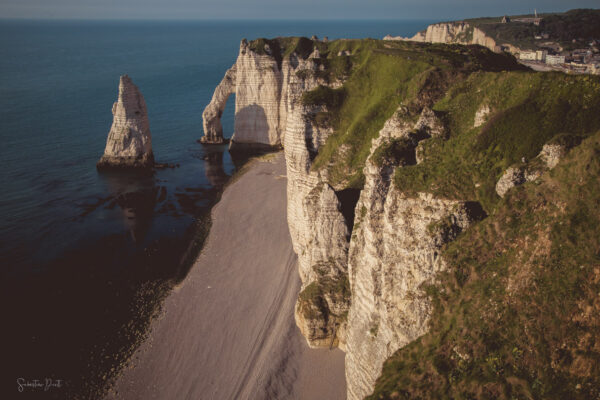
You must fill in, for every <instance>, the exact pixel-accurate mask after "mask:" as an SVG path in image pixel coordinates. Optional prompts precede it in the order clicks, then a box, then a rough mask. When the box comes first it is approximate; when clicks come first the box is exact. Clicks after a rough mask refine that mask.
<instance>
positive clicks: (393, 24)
mask: <svg viewBox="0 0 600 400" xmlns="http://www.w3.org/2000/svg"><path fill="white" fill-rule="evenodd" d="M430 22H432V21H400V22H399V21H385V22H381V21H368V22H365V21H362V22H361V21H333V22H332V21H319V22H306V21H304V22H297V21H285V22H264V21H261V22H239V21H222V22H206V21H205V22H131V21H119V22H102V21H86V22H83V21H0V54H2V57H0V139H1V140H2V143H3V146H1V147H0V161H1V163H2V172H1V174H0V184H1V185H2V189H3V195H2V197H1V198H0V292H1V293H2V301H1V304H2V306H1V307H2V312H3V314H4V315H5V316H6V317H7V318H6V324H5V326H4V329H3V339H4V340H3V355H4V356H5V358H4V361H3V363H4V364H5V365H8V366H9V367H8V372H5V373H4V374H3V375H2V378H1V380H0V394H6V396H0V397H2V398H13V397H15V395H16V394H17V393H19V392H17V389H18V385H17V383H16V381H17V379H19V378H23V379H25V380H34V379H39V380H44V379H46V378H50V379H54V380H56V379H60V380H61V381H63V382H64V384H63V387H62V388H60V389H58V388H57V389H52V390H49V391H35V390H30V391H29V392H28V395H31V396H36V397H40V398H47V397H54V398H77V397H82V398H95V397H97V396H99V393H101V392H102V388H103V387H104V383H105V382H106V381H109V380H110V379H111V378H112V377H114V376H116V374H117V373H118V371H119V368H120V365H121V364H122V363H123V362H124V361H126V360H127V358H128V357H129V356H130V355H131V354H132V353H133V351H134V350H135V348H136V347H137V346H138V345H139V343H140V341H142V340H143V339H144V337H145V335H146V332H147V329H148V326H149V321H150V320H151V319H152V317H153V316H154V315H156V314H157V312H158V311H159V307H160V304H161V301H162V299H163V298H164V296H166V294H167V293H168V292H169V291H170V290H171V288H172V286H173V284H176V283H178V282H181V280H183V279H184V278H185V276H186V274H187V272H188V269H189V267H190V266H191V262H190V259H189V257H191V256H193V255H194V251H191V252H190V250H189V249H190V244H191V243H193V241H194V240H195V241H196V242H195V244H196V246H195V247H194V248H193V250H197V247H198V245H199V244H201V243H200V242H201V241H202V238H203V237H204V235H205V233H206V232H205V230H206V228H207V225H206V223H205V221H206V218H205V216H206V215H207V213H208V212H209V210H210V207H211V206H212V205H213V204H214V202H215V201H216V199H217V198H218V196H219V193H220V191H221V189H222V187H223V185H224V184H225V183H226V182H227V180H228V179H229V177H230V176H231V175H232V174H233V173H234V171H235V170H236V169H238V168H240V166H241V165H243V163H244V162H245V159H244V157H242V158H241V159H240V158H235V157H232V156H231V154H230V153H229V152H228V151H227V147H226V146H211V147H203V146H202V145H200V144H198V143H196V140H197V139H199V138H200V136H201V134H202V128H201V122H202V121H201V113H202V110H203V108H204V107H205V106H206V104H208V102H209V101H210V98H211V96H212V91H213V90H214V88H215V86H216V85H217V84H218V82H219V81H220V79H221V78H222V76H223V74H224V73H225V71H226V70H227V68H229V67H230V66H231V64H233V62H234V61H235V58H236V56H237V51H238V47H239V41H240V40H241V38H244V37H246V38H248V39H252V38H256V37H263V36H264V37H274V36H286V35H305V36H310V35H313V34H316V35H318V36H320V37H322V36H325V35H327V36H329V37H330V38H331V39H334V38H338V37H377V38H380V37H382V36H384V35H386V34H388V33H390V34H393V35H411V34H413V33H415V32H416V31H418V30H420V29H423V28H424V27H426V26H427V25H428V24H429V23H430ZM125 73H126V74H129V75H130V76H131V77H132V79H133V81H134V82H135V83H136V85H138V87H139V88H140V90H141V92H142V93H143V95H144V97H145V99H146V103H147V106H148V113H149V118H150V128H151V131H152V135H153V147H154V154H155V156H156V159H157V161H158V162H164V163H177V164H179V167H178V168H174V169H163V170H158V171H157V172H156V173H155V174H154V175H151V176H141V175H136V174H129V173H128V174H115V173H102V174H100V173H98V172H97V171H96V169H95V163H96V161H97V160H98V158H99V157H100V156H101V154H102V152H103V149H104V144H105V140H106V135H107V133H108V130H109V128H110V123H111V118H112V115H111V107H112V104H113V102H114V101H116V97H117V87H118V77H119V75H121V74H125ZM232 100H233V99H231V100H230V101H229V103H228V106H227V109H226V112H225V114H224V116H223V125H224V128H225V134H226V136H230V135H231V133H232V130H233V101H232Z"/></svg>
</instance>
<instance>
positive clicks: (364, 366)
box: [346, 108, 478, 399]
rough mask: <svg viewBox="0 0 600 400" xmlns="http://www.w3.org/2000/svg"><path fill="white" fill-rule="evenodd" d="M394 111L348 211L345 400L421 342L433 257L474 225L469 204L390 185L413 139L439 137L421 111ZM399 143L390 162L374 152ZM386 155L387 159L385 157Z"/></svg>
mask: <svg viewBox="0 0 600 400" xmlns="http://www.w3.org/2000/svg"><path fill="white" fill-rule="evenodd" d="M404 114H405V111H404V110H402V109H400V110H398V112H396V114H394V116H393V117H392V118H391V119H390V120H388V121H387V122H386V123H385V125H384V127H383V129H382V130H381V131H380V134H379V137H378V138H377V139H375V140H373V143H372V146H371V155H370V156H369V158H368V159H367V162H366V166H365V168H364V174H365V186H364V188H363V190H362V192H361V195H360V199H359V201H358V204H357V206H356V219H355V224H354V229H353V232H352V240H351V241H350V248H349V255H348V273H349V279H350V289H351V293H352V297H351V306H350V310H349V316H348V330H347V344H346V381H347V383H348V399H362V398H363V397H365V396H366V395H368V394H369V393H370V392H371V391H372V389H373V387H374V384H375V380H376V379H377V377H378V376H379V374H380V372H381V367H382V365H383V362H384V361H385V360H386V359H387V358H388V357H389V356H391V355H392V354H393V353H394V352H395V351H396V350H398V349H399V348H400V347H402V346H404V345H406V344H408V343H409V342H411V341H413V340H415V339H416V338H418V337H419V336H421V335H423V334H424V333H425V332H426V330H427V323H428V320H429V315H430V313H431V305H430V304H429V300H428V298H427V296H426V295H425V293H424V292H423V291H422V285H423V284H425V283H433V279H434V277H435V275H436V274H437V273H438V272H439V271H441V270H443V269H444V268H445V265H444V263H443V261H442V259H441V258H440V257H439V251H440V248H441V246H442V245H443V244H444V243H447V242H448V241H450V240H453V239H454V238H455V237H456V236H457V235H458V234H459V233H460V232H461V231H462V230H463V229H465V228H466V227H467V226H468V225H469V224H470V222H471V221H472V220H473V219H475V218H476V213H475V212H474V211H473V210H474V209H475V210H477V209H478V208H477V207H476V206H475V205H471V204H470V203H466V202H460V201H453V200H445V199H437V198H434V197H433V196H432V195H429V194H425V193H420V194H418V196H416V197H407V196H406V195H404V194H403V193H402V188H398V187H396V186H395V185H394V183H393V179H392V178H393V173H394V171H395V169H396V168H397V167H399V166H400V167H401V166H406V165H411V164H413V163H415V162H416V156H415V151H416V148H417V143H418V142H419V141H420V140H426V139H427V138H428V137H443V135H444V128H443V124H442V123H441V122H440V121H439V120H438V119H437V118H436V117H435V114H434V113H433V112H432V111H431V110H430V109H428V108H425V109H423V111H422V112H421V116H420V117H419V119H418V121H417V123H416V124H414V125H413V124H411V123H409V122H405V121H409V120H410V117H408V118H405V115H404ZM399 141H400V142H402V143H406V145H405V146H404V147H402V151H398V152H396V154H395V155H394V156H393V157H388V158H385V159H382V160H379V159H377V157H376V154H377V149H379V148H381V147H382V146H390V145H392V144H393V143H397V142H399ZM388 154H389V152H388Z"/></svg>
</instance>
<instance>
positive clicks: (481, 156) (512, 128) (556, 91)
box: [395, 72, 600, 213]
mask: <svg viewBox="0 0 600 400" xmlns="http://www.w3.org/2000/svg"><path fill="white" fill-rule="evenodd" d="M483 107H489V109H490V114H489V116H488V118H487V121H486V122H485V123H484V124H482V125H481V126H478V127H475V126H474V120H475V114H476V113H477V111H478V110H479V109H481V108H483ZM434 110H435V111H437V112H438V113H440V114H442V115H445V120H446V124H447V127H448V131H449V138H448V139H447V140H444V139H429V140H426V141H424V142H423V143H422V146H423V154H424V161H423V162H422V163H420V164H418V165H413V166H408V167H404V168H398V169H397V170H396V174H395V182H396V185H397V187H399V188H401V190H403V191H405V192H406V193H416V192H430V193H433V194H434V195H436V196H438V197H443V198H451V199H457V200H474V201H479V202H480V203H481V204H482V205H483V207H484V208H485V209H486V211H487V212H488V213H489V212H492V211H493V209H494V207H495V206H496V205H497V203H498V201H499V200H500V198H499V196H498V195H497V194H496V192H495V185H496V182H497V181H498V179H499V178H500V176H501V175H502V173H503V172H504V171H505V170H506V169H507V168H508V167H509V166H511V165H514V164H518V163H520V162H521V160H522V159H523V158H525V159H526V160H532V159H534V158H535V157H536V156H537V155H538V154H539V152H540V151H541V149H542V146H543V145H544V144H546V143H548V142H550V141H551V140H552V139H553V138H555V137H558V136H559V135H563V136H564V135H566V136H567V137H578V138H585V137H587V136H589V135H591V134H593V133H595V132H596V131H598V130H600V113H598V110H600V77H597V76H589V75H579V76H574V75H566V74H562V73H558V72H553V73H534V72H500V73H497V72H477V73H473V74H471V75H470V76H469V77H468V78H467V79H465V80H463V81H461V82H457V83H456V84H454V85H453V86H451V87H450V88H449V90H448V91H447V92H446V94H445V96H444V97H443V98H442V99H440V100H439V101H438V102H437V103H436V104H435V105H434Z"/></svg>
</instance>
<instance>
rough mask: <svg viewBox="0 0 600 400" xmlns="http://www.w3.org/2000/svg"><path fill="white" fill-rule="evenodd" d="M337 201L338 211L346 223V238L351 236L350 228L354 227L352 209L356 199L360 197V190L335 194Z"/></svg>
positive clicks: (340, 191)
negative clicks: (338, 203)
mask: <svg viewBox="0 0 600 400" xmlns="http://www.w3.org/2000/svg"><path fill="white" fill-rule="evenodd" d="M335 195H336V196H337V199H338V201H339V202H340V211H341V213H342V215H343V216H344V220H345V221H346V226H347V227H348V232H349V233H348V238H350V235H351V234H352V228H353V227H354V209H355V208H356V203H358V198H359V197H360V189H344V190H339V191H337V192H335Z"/></svg>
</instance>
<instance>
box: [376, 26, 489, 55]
mask: <svg viewBox="0 0 600 400" xmlns="http://www.w3.org/2000/svg"><path fill="white" fill-rule="evenodd" d="M384 40H410V41H413V42H426V43H457V44H478V45H481V46H484V47H487V48H488V49H490V50H492V51H497V49H498V48H497V44H496V41H495V40H494V39H492V38H491V37H489V36H486V34H485V33H484V32H483V31H482V30H481V29H479V28H476V27H472V26H471V25H469V24H468V23H467V22H446V23H440V24H433V25H429V26H428V27H427V30H425V31H423V32H419V33H417V34H416V35H414V36H413V37H411V38H403V37H401V36H395V37H393V36H390V35H388V36H386V37H385V38H384Z"/></svg>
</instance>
